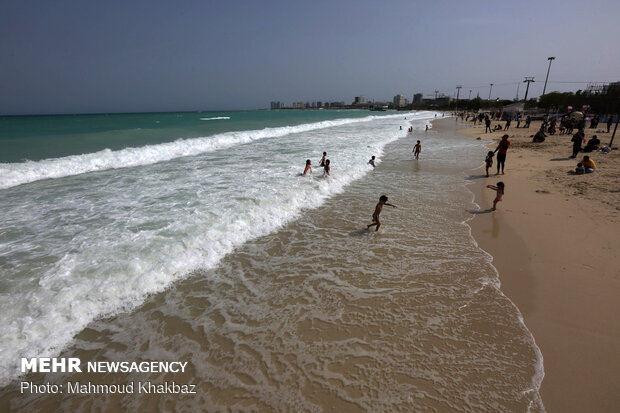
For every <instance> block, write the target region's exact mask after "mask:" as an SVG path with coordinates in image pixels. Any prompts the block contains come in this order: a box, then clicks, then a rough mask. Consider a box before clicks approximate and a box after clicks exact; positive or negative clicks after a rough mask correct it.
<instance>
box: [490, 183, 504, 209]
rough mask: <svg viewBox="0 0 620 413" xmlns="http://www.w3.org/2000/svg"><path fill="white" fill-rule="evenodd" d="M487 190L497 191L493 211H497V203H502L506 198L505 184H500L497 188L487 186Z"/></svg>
mask: <svg viewBox="0 0 620 413" xmlns="http://www.w3.org/2000/svg"><path fill="white" fill-rule="evenodd" d="M487 188H489V189H492V190H494V191H497V195H495V199H494V200H493V211H495V209H496V205H497V203H498V202H499V201H501V200H502V197H503V196H504V183H503V182H498V183H497V186H494V185H487Z"/></svg>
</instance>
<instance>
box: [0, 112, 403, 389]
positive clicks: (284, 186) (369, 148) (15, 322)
mask: <svg viewBox="0 0 620 413" xmlns="http://www.w3.org/2000/svg"><path fill="white" fill-rule="evenodd" d="M355 121H358V120H355ZM332 123H333V121H332ZM345 123H347V122H344V123H343V122H342V121H340V124H345ZM348 123H352V121H351V122H348ZM305 127H306V129H307V128H309V126H308V125H306V126H305ZM279 129H280V128H279ZM294 129H295V130H299V127H295V128H294ZM315 129H317V128H316V126H315ZM336 132H337V134H338V136H339V138H340V139H339V140H338V141H339V142H340V143H341V144H343V145H345V147H344V148H345V149H348V150H342V151H341V158H340V161H339V164H338V168H337V169H335V170H334V172H335V173H334V174H333V176H332V177H331V178H329V179H323V178H320V177H319V176H313V177H308V178H309V179H299V178H298V177H297V176H296V175H294V174H292V173H291V171H292V170H293V169H294V170H295V171H298V170H300V169H301V165H291V168H292V169H288V168H279V167H276V168H272V169H270V170H269V171H268V173H254V174H250V175H248V174H247V170H246V168H247V165H246V164H245V163H244V162H243V160H244V159H246V157H247V155H248V154H250V153H254V151H255V150H256V148H254V147H253V146H252V145H248V146H247V147H245V148H240V149H241V150H240V151H239V152H240V153H237V154H236V155H232V154H231V157H226V162H227V165H228V166H227V167H225V168H219V167H218V166H216V165H211V164H210V165H207V166H208V167H206V168H201V167H199V166H204V160H201V159H200V158H194V159H188V160H187V163H183V164H179V165H173V167H174V168H173V172H174V173H173V174H172V175H174V176H176V178H175V181H174V182H173V183H171V182H170V181H169V178H170V175H171V174H170V170H168V169H166V168H162V170H155V171H152V170H149V171H146V170H142V169H138V170H136V171H135V178H136V179H137V180H136V182H131V183H127V182H123V180H122V179H119V180H113V181H108V180H106V179H105V177H100V180H98V177H94V180H93V181H92V182H90V183H89V185H85V186H77V187H75V188H72V190H71V191H70V192H61V193H57V194H56V196H54V197H44V199H42V200H40V201H38V202H36V203H33V204H32V205H31V207H29V208H27V209H26V210H25V211H23V210H22V207H21V205H22V203H15V204H14V205H13V207H12V208H9V206H8V205H7V208H6V210H7V211H6V212H7V217H11V218H12V219H13V220H14V222H13V224H12V225H16V226H18V227H22V228H27V227H28V226H29V225H34V224H33V223H36V227H37V228H39V230H40V231H41V232H43V233H48V232H49V233H52V232H53V233H54V235H53V236H50V237H49V239H47V240H46V242H45V244H44V247H45V248H46V249H47V251H46V252H45V254H47V255H48V256H55V257H59V260H58V261H57V262H55V263H54V264H52V265H49V266H46V267H45V269H44V270H41V269H39V270H37V271H38V273H37V271H33V272H29V277H32V278H31V281H33V282H32V283H31V284H32V285H33V287H28V288H27V287H25V286H24V287H20V288H16V292H15V293H14V296H16V297H19V299H17V300H16V302H17V303H11V305H10V307H9V306H8V305H7V304H2V305H0V310H2V311H0V327H2V328H3V331H4V338H5V342H6V346H5V348H6V350H7V351H6V352H5V354H3V355H2V357H0V371H1V373H0V385H3V384H6V383H8V382H9V381H10V380H11V379H13V378H14V377H16V376H18V375H19V371H18V370H17V369H16V368H15V366H14V364H15V360H18V359H19V357H23V356H24V355H27V356H28V357H36V356H43V355H50V354H57V353H58V352H59V351H60V349H62V348H64V347H66V346H67V345H68V343H69V342H70V341H71V339H72V338H73V337H74V336H75V334H77V333H78V332H79V331H81V330H82V329H83V328H84V327H85V326H86V325H88V323H89V322H91V321H92V320H94V319H96V318H98V317H101V316H104V315H113V314H116V313H118V312H119V311H130V310H131V309H133V308H135V307H136V306H137V305H139V304H140V303H142V302H143V301H144V299H145V297H147V296H148V295H150V294H153V293H157V292H159V291H162V290H164V289H165V288H167V287H168V286H169V285H170V284H172V283H174V282H176V281H178V280H180V279H182V278H184V277H186V276H187V275H188V274H190V273H191V272H192V271H194V270H196V269H201V270H208V269H210V268H213V267H215V266H216V265H217V264H218V262H219V261H220V260H221V259H222V257H224V256H225V255H226V254H229V253H230V252H231V251H233V250H234V249H235V248H236V247H238V246H239V245H242V244H243V243H244V242H246V241H247V240H249V239H252V238H256V237H259V236H262V235H266V234H269V233H271V232H273V231H275V230H277V228H279V227H281V226H282V225H285V224H286V223H287V222H291V221H292V220H294V219H296V218H297V217H299V215H300V214H301V213H302V211H303V210H304V209H313V208H317V207H318V206H320V205H321V204H323V203H324V202H325V201H326V200H327V199H329V198H330V197H332V196H334V195H335V194H338V193H341V192H342V191H343V190H344V188H345V187H347V186H348V185H349V184H351V183H352V182H353V181H355V180H357V179H359V178H361V177H362V176H364V175H366V174H367V173H369V172H370V171H371V170H372V168H370V167H369V166H368V165H367V164H366V162H365V160H366V159H367V158H366V156H367V154H368V153H370V152H372V153H374V154H376V155H377V156H379V157H380V156H381V154H382V150H383V148H384V147H385V145H387V144H388V143H389V142H392V141H394V140H396V139H398V138H399V137H401V136H402V133H399V132H398V128H397V126H396V123H395V122H388V123H387V124H383V123H379V124H378V125H377V127H368V128H363V129H361V130H360V129H359V128H357V127H354V128H342V129H339V130H338V131H336ZM280 133H282V134H283V135H284V134H285V133H284V131H280ZM271 134H273V131H272V132H271ZM314 137H315V138H317V141H316V142H317V143H319V144H320V145H321V146H323V145H325V144H327V143H328V142H330V141H333V137H334V135H333V134H323V133H322V132H315V133H314ZM313 142H315V141H314V140H313ZM159 146H160V145H157V147H159ZM279 147H288V148H292V149H293V150H298V151H300V153H298V154H296V158H299V159H302V158H303V156H301V155H304V154H305V152H302V149H301V148H299V145H298V142H297V140H296V139H287V138H284V139H283V140H282V141H277V142H274V143H273V146H272V147H271V149H273V148H279ZM160 149H161V148H160ZM271 149H270V148H263V150H264V151H266V152H265V153H264V154H265V155H267V154H268V153H271V152H277V151H271ZM285 152H287V151H285ZM287 153H289V152H287ZM110 154H113V152H111V151H109V154H108V155H110ZM279 156H280V157H281V159H282V160H285V159H286V158H288V156H289V155H287V154H281V155H280V154H278V153H273V157H274V158H278V157H279ZM235 157H236V158H235ZM360 159H362V160H363V162H360V161H359V160H360ZM276 163H277V162H276ZM164 169H165V170H164ZM186 171H193V175H192V174H188V173H186ZM317 175H319V174H317ZM103 182H106V184H103ZM205 182H208V183H210V186H209V188H208V194H209V195H208V196H206V195H205V192H204V191H205V188H204V183H205ZM75 199H80V200H81V201H80V202H77V203H76V202H75ZM155 201H156V202H155ZM9 205H11V204H10V203H9ZM121 206H122V207H121ZM55 208H56V209H61V210H64V211H65V213H63V214H57V213H46V211H53V210H54V209H55ZM9 209H10V211H9ZM84 220H87V221H88V224H87V225H85V224H84ZM7 221H8V220H7ZM75 228H83V230H82V231H81V232H79V233H76V232H75ZM26 232H27V231H26ZM27 244H28V242H27V238H25V239H24V240H21V241H20V242H17V243H14V244H12V245H13V247H12V248H14V250H12V252H11V253H12V255H13V256H16V255H18V254H19V253H20V251H21V249H23V248H25V249H28V248H29V247H28V245H27ZM110 257H113V259H110ZM35 261H36V260H35ZM25 265H26V264H25V263H24V262H23V261H22V262H21V265H20V266H21V267H22V268H24V266H25ZM31 265H32V264H31ZM28 282H30V281H28ZM28 282H26V284H28Z"/></svg>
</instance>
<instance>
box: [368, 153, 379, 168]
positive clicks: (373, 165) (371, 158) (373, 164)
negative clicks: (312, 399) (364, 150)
mask: <svg viewBox="0 0 620 413" xmlns="http://www.w3.org/2000/svg"><path fill="white" fill-rule="evenodd" d="M368 163H369V164H370V165H372V167H373V168H374V167H376V166H377V165H375V155H373V156H371V157H370V160H369V161H368Z"/></svg>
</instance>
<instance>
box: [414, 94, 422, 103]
mask: <svg viewBox="0 0 620 413" xmlns="http://www.w3.org/2000/svg"><path fill="white" fill-rule="evenodd" d="M423 97H424V95H423V94H422V93H416V94H415V95H413V104H414V105H421V104H422V98H423Z"/></svg>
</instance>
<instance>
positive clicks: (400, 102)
mask: <svg viewBox="0 0 620 413" xmlns="http://www.w3.org/2000/svg"><path fill="white" fill-rule="evenodd" d="M393 103H394V106H396V107H397V108H400V107H402V106H405V105H406V104H407V99H405V95H401V94H398V95H396V96H394V100H393Z"/></svg>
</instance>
